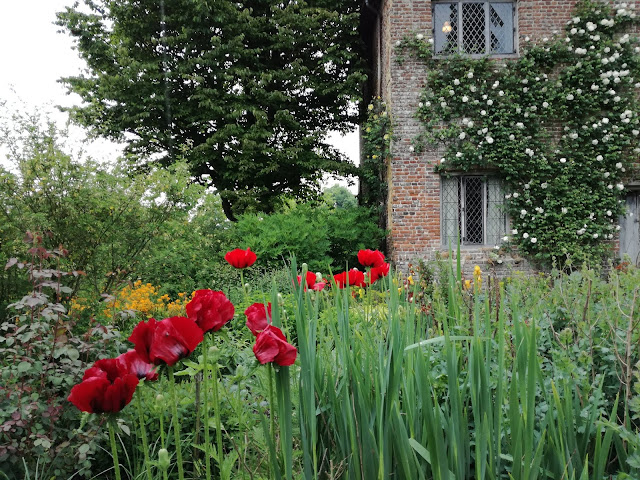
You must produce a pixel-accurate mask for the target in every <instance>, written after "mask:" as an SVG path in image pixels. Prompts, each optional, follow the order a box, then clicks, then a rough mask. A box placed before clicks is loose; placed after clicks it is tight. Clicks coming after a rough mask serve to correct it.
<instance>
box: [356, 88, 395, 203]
mask: <svg viewBox="0 0 640 480" xmlns="http://www.w3.org/2000/svg"><path fill="white" fill-rule="evenodd" d="M392 130H393V128H392V124H391V117H390V116H389V115H388V112H387V106H386V104H385V103H384V102H383V101H381V100H380V99H379V98H376V99H375V100H374V101H373V102H372V103H371V104H369V106H368V108H367V118H366V120H365V122H364V123H363V125H362V127H361V132H362V139H363V150H362V165H361V166H360V190H361V193H360V202H361V204H362V205H366V206H369V207H375V208H378V209H379V210H382V209H383V208H384V202H385V200H386V196H387V166H388V163H389V161H390V160H391V140H392V137H393V133H392Z"/></svg>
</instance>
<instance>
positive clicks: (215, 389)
mask: <svg viewBox="0 0 640 480" xmlns="http://www.w3.org/2000/svg"><path fill="white" fill-rule="evenodd" d="M213 403H214V406H213V408H215V421H216V450H217V455H218V469H219V470H220V476H221V477H222V420H221V418H220V396H219V395H218V360H217V359H216V361H215V362H214V363H213Z"/></svg>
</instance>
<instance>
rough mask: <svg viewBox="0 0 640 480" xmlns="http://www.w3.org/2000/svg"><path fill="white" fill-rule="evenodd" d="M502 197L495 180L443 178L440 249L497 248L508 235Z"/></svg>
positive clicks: (499, 185)
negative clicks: (461, 246)
mask: <svg viewBox="0 0 640 480" xmlns="http://www.w3.org/2000/svg"><path fill="white" fill-rule="evenodd" d="M503 203H504V194H503V190H502V185H501V183H500V181H499V180H498V179H497V178H494V177H483V176H478V175H467V176H456V177H449V178H445V177H443V178H442V189H441V205H442V210H441V219H440V224H441V233H442V244H443V245H447V246H448V245H456V244H457V242H458V237H460V243H461V245H488V246H494V245H500V243H501V239H502V237H503V236H504V235H505V234H506V232H507V215H506V213H505V211H504V205H503Z"/></svg>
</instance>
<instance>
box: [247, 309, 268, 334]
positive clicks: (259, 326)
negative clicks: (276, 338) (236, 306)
mask: <svg viewBox="0 0 640 480" xmlns="http://www.w3.org/2000/svg"><path fill="white" fill-rule="evenodd" d="M244 314H245V315H246V316H247V327H248V328H249V330H251V333H253V335H254V336H257V335H258V334H259V333H260V332H262V331H263V330H264V329H265V328H267V326H268V325H269V324H270V323H271V302H269V303H268V304H267V305H265V304H264V303H254V304H253V305H250V306H249V307H247V309H246V310H245V311H244Z"/></svg>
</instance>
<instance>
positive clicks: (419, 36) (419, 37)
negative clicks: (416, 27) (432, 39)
mask: <svg viewBox="0 0 640 480" xmlns="http://www.w3.org/2000/svg"><path fill="white" fill-rule="evenodd" d="M416 38H417V39H418V40H422V39H423V38H424V35H423V34H421V33H419V34H417V35H416Z"/></svg>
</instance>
